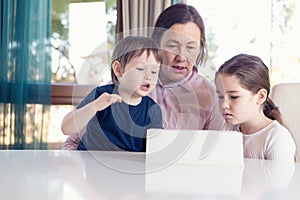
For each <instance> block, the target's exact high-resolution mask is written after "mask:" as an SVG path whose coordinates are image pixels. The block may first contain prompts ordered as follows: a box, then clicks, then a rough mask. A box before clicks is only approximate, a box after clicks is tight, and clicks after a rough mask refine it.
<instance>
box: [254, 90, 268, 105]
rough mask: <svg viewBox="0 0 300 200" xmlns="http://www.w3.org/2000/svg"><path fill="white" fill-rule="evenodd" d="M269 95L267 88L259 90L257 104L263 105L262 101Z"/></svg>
mask: <svg viewBox="0 0 300 200" xmlns="http://www.w3.org/2000/svg"><path fill="white" fill-rule="evenodd" d="M267 97H268V92H267V90H266V89H260V90H259V91H258V92H257V102H256V103H257V104H258V105H261V104H262V103H264V102H265V101H266V99H267Z"/></svg>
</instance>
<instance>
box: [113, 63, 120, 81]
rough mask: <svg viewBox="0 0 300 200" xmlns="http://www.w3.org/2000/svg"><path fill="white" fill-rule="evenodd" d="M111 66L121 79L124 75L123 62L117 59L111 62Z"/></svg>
mask: <svg viewBox="0 0 300 200" xmlns="http://www.w3.org/2000/svg"><path fill="white" fill-rule="evenodd" d="M111 68H112V70H113V72H114V73H115V75H116V76H117V77H118V79H119V78H120V77H121V76H122V70H121V63H120V62H119V61H117V60H115V61H114V62H113V63H112V64H111Z"/></svg>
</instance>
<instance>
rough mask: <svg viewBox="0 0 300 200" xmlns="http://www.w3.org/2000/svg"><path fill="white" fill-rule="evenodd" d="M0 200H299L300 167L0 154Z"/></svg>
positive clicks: (134, 156)
mask: <svg viewBox="0 0 300 200" xmlns="http://www.w3.org/2000/svg"><path fill="white" fill-rule="evenodd" d="M160 168H161V166H160ZM0 198H1V199H3V200H10V199H13V200H14V199H18V200H19V199H25V200H27V199H28V200H29V199H30V200H46V199H51V200H61V199H71V200H76V199H88V200H92V199H97V200H99V199H116V200H122V199H124V200H136V199H142V200H148V199H155V200H156V199H158V200H159V199H164V200H165V199H172V200H174V199H175V200H176V199H180V200H182V199H184V200H191V199H205V200H206V199H235V200H236V199H251V200H253V199H270V200H276V199H284V200H286V199H300V163H296V164H285V163H276V162H272V161H262V160H250V159H246V160H245V166H244V168H240V167H233V166H232V167H229V166H227V167H226V166H222V167H221V166H199V165H198V166H193V165H175V166H174V165H172V166H168V167H165V168H162V169H158V168H155V166H154V165H153V166H150V167H149V166H146V164H145V154H143V153H126V152H82V151H80V152H79V151H61V150H54V151H41V150H37V151H34V150H15V151H13V150H8V151H6V150H2V151H0Z"/></svg>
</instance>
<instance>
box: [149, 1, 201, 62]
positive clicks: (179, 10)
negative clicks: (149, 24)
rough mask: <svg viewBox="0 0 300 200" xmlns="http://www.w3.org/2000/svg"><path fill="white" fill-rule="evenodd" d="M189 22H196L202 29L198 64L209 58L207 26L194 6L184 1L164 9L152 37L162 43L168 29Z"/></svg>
mask: <svg viewBox="0 0 300 200" xmlns="http://www.w3.org/2000/svg"><path fill="white" fill-rule="evenodd" d="M188 22H194V23H195V24H196V25H197V26H198V28H199V30H200V33H201V38H200V53H199V55H198V57H197V61H196V65H198V64H202V63H204V62H205V61H206V59H207V44H206V38H205V26H204V23H203V20H202V17H201V16H200V14H199V12H198V11H197V10H196V9H195V8H194V7H193V6H190V5H187V4H184V3H177V4H174V5H172V6H170V7H168V8H166V9H165V10H164V11H162V12H161V13H160V15H159V16H158V18H157V20H156V23H155V25H154V30H153V32H152V38H153V39H154V40H155V41H157V43H158V44H160V41H161V38H162V36H163V33H164V32H165V31H166V30H167V29H169V28H170V27H171V26H173V25H174V24H186V23H188Z"/></svg>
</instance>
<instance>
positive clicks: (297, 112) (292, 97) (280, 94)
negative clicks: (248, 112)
mask: <svg viewBox="0 0 300 200" xmlns="http://www.w3.org/2000/svg"><path fill="white" fill-rule="evenodd" d="M270 95H271V96H270V97H271V99H272V100H273V101H274V103H275V104H276V105H277V106H278V107H279V110H280V112H281V114H282V118H283V121H284V123H285V124H286V126H287V127H288V129H289V130H290V132H291V134H292V136H293V138H294V140H295V144H296V147H297V151H296V155H295V159H296V162H300V120H299V117H300V103H299V102H300V82H299V83H280V84H277V85H274V86H273V87H272V90H271V94H270Z"/></svg>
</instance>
